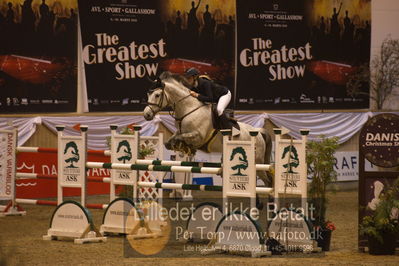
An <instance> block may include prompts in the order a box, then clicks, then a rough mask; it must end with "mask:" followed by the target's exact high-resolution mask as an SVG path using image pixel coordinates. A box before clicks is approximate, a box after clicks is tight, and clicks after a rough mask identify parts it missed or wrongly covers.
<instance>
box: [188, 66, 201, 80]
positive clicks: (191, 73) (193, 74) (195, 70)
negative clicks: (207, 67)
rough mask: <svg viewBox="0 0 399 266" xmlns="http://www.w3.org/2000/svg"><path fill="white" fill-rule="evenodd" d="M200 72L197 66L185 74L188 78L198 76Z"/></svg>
mask: <svg viewBox="0 0 399 266" xmlns="http://www.w3.org/2000/svg"><path fill="white" fill-rule="evenodd" d="M199 74H200V72H199V70H198V69H196V68H195V67H191V68H189V69H188V70H187V71H186V72H185V73H184V75H185V76H186V77H187V78H189V77H195V76H198V75H199Z"/></svg>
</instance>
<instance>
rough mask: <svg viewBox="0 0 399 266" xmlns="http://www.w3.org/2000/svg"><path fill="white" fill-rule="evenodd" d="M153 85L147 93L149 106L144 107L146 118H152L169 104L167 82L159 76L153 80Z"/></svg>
mask: <svg viewBox="0 0 399 266" xmlns="http://www.w3.org/2000/svg"><path fill="white" fill-rule="evenodd" d="M151 82H152V87H151V89H150V91H149V92H148V93H147V95H148V100H147V106H146V107H145V108H144V111H143V114H144V118H145V119H146V120H147V121H148V120H152V119H153V118H154V116H155V115H156V114H157V113H158V112H159V111H161V110H162V109H163V108H165V107H166V106H167V105H168V97H167V95H166V92H165V83H164V82H163V81H162V80H161V79H160V78H157V79H156V80H155V81H153V80H151Z"/></svg>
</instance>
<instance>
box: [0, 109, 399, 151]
mask: <svg viewBox="0 0 399 266" xmlns="http://www.w3.org/2000/svg"><path fill="white" fill-rule="evenodd" d="M394 113H395V114H397V115H399V112H394ZM376 114H378V113H371V112H346V113H288V114H283V113H279V114H277V113H269V114H267V113H259V114H239V115H236V116H235V117H236V118H237V120H238V121H240V122H244V123H247V124H250V125H252V126H254V127H257V128H262V127H263V126H264V122H265V119H269V120H270V121H271V122H272V123H273V124H275V125H276V126H277V127H285V128H287V129H289V130H290V133H289V135H291V136H293V137H294V138H300V134H299V129H303V128H306V129H309V130H310V134H309V139H311V140H312V139H317V137H318V136H320V135H322V134H323V135H325V136H326V137H333V136H337V137H339V143H344V142H346V141H347V140H349V139H350V138H351V137H352V136H353V135H354V134H356V133H357V132H358V131H359V130H360V129H361V128H362V126H363V125H364V123H366V121H367V119H368V118H369V117H370V116H373V115H376ZM159 123H162V124H163V125H164V126H165V127H166V128H167V129H168V130H170V131H171V132H175V131H176V126H175V121H174V118H173V117H171V116H170V115H157V116H155V118H154V119H153V120H152V121H146V120H145V119H144V118H143V116H142V115H130V116H125V115H124V116H122V115H121V116H115V115H114V116H59V117H52V116H38V117H26V118H24V117H19V118H12V117H3V118H0V129H10V128H11V126H14V127H17V128H18V145H19V146H22V145H23V144H24V143H25V142H26V141H27V140H28V139H29V138H30V137H31V136H32V135H33V134H34V133H35V131H36V125H37V124H44V125H45V126H47V127H48V128H49V129H50V130H52V131H53V132H56V129H55V127H56V125H65V127H66V128H65V130H64V132H65V135H77V134H79V132H78V131H77V130H76V129H74V127H75V128H77V126H78V125H87V126H88V127H89V129H88V148H89V149H93V150H103V149H107V148H108V146H107V143H106V137H107V136H110V134H111V131H110V128H109V126H110V125H111V124H114V125H118V126H119V127H126V126H128V125H131V124H135V125H141V126H142V130H141V132H140V133H141V134H142V135H143V136H152V135H154V134H155V132H156V131H157V130H158V128H159Z"/></svg>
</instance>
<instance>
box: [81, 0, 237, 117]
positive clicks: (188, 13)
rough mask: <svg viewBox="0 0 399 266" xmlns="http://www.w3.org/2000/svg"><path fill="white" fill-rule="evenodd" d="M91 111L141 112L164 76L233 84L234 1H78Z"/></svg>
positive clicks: (226, 84)
mask: <svg viewBox="0 0 399 266" xmlns="http://www.w3.org/2000/svg"><path fill="white" fill-rule="evenodd" d="M78 2H79V15H80V25H81V32H82V56H83V61H84V67H85V74H86V84H87V92H88V102H89V110H90V111H142V110H143V109H144V107H145V103H146V101H147V92H148V89H149V88H150V87H151V84H150V82H149V81H148V77H149V78H151V79H155V78H156V77H157V76H158V75H160V74H161V73H162V72H163V71H166V70H167V71H171V72H174V73H180V74H182V73H184V71H185V70H187V69H188V68H190V67H197V68H198V69H199V70H200V71H201V73H203V74H208V75H209V76H210V77H211V78H212V79H215V80H217V81H218V82H220V83H222V84H223V85H225V86H228V87H230V88H231V89H232V88H233V85H234V68H233V67H234V64H233V62H234V35H235V21H234V18H235V1H223V0H215V1H209V0H208V1H200V0H197V1H186V0H102V1H98V0H81V1H80V0H79V1H78Z"/></svg>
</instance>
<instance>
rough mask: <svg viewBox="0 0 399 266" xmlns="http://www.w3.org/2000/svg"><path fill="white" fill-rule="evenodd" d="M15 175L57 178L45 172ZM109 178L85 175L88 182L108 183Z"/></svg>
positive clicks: (30, 177)
mask: <svg viewBox="0 0 399 266" xmlns="http://www.w3.org/2000/svg"><path fill="white" fill-rule="evenodd" d="M16 177H17V178H18V179H50V180H51V179H57V178H58V176H56V175H46V174H36V173H17V174H16ZM110 180H111V179H110V178H109V177H95V176H91V177H87V181H89V182H100V183H110V182H111V181H110Z"/></svg>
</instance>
